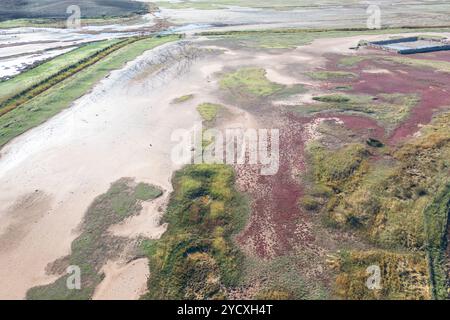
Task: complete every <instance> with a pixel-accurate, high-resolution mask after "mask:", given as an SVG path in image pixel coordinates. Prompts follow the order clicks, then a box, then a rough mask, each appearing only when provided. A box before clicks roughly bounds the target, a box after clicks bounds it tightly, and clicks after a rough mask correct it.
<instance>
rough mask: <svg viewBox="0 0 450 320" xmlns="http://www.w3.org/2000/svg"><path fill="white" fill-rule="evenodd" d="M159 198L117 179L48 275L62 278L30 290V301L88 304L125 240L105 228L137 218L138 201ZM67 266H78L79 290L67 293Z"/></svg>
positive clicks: (91, 209)
mask: <svg viewBox="0 0 450 320" xmlns="http://www.w3.org/2000/svg"><path fill="white" fill-rule="evenodd" d="M161 194H162V192H161V190H159V189H158V188H157V187H155V186H152V185H148V184H145V183H139V184H136V183H135V182H134V181H133V180H131V179H125V178H124V179H120V180H119V181H117V182H115V183H113V184H112V185H111V187H110V188H109V190H108V191H107V192H106V193H105V194H103V195H101V196H99V197H97V198H96V199H95V200H94V202H93V203H92V204H91V206H90V207H89V209H88V210H87V212H86V215H85V217H84V220H83V223H82V226H81V234H80V235H79V236H78V237H77V238H76V239H75V240H74V241H73V242H72V246H71V254H70V255H69V256H68V257H65V258H63V259H60V260H57V261H55V262H54V263H53V264H52V265H51V266H50V268H49V269H50V271H51V272H53V273H55V274H58V275H60V274H63V275H62V276H61V277H60V278H59V279H58V280H56V281H55V282H54V283H52V284H49V285H46V286H40V287H35V288H32V289H30V290H29V291H28V292H27V299H31V300H55V299H56V300H88V299H91V298H92V295H93V293H94V290H95V288H96V286H97V285H98V284H99V283H100V282H101V280H102V278H103V275H102V273H101V268H102V267H103V265H104V264H105V263H106V262H107V261H108V260H109V259H112V258H117V257H118V256H119V255H120V254H121V253H123V250H124V249H125V246H126V245H127V244H128V242H129V240H128V239H126V238H121V237H116V236H112V235H110V234H109V233H108V228H109V227H110V226H112V225H115V224H118V223H120V222H122V221H124V220H125V219H126V218H128V217H130V216H133V215H136V214H139V212H140V211H141V210H142V205H141V202H142V201H149V200H153V199H155V198H157V197H159V196H160V195H161ZM68 266H78V267H79V268H80V271H81V274H80V276H81V289H80V290H73V289H72V290H71V289H69V288H68V287H67V285H66V283H67V280H68V277H69V276H70V274H65V272H66V268H67V267H68Z"/></svg>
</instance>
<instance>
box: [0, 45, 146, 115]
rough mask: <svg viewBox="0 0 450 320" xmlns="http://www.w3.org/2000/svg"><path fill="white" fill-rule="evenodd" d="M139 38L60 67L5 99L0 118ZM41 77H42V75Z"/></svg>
mask: <svg viewBox="0 0 450 320" xmlns="http://www.w3.org/2000/svg"><path fill="white" fill-rule="evenodd" d="M139 40H140V38H129V39H126V40H123V41H119V42H116V43H112V44H111V45H109V46H107V47H105V48H102V49H99V50H97V51H95V52H94V53H93V54H91V55H90V56H87V57H85V58H83V59H81V60H79V61H77V62H75V63H73V64H70V65H67V66H65V67H61V68H60V70H59V71H57V72H56V73H54V74H52V75H50V76H48V77H47V78H45V79H43V80H41V81H39V82H37V83H34V84H30V86H29V87H27V88H25V89H24V90H22V91H20V92H18V93H17V94H15V95H13V96H12V97H10V98H7V99H5V101H3V102H2V103H0V116H2V115H4V114H6V113H8V112H10V111H11V110H13V109H15V108H17V107H18V106H20V105H22V104H24V103H26V102H27V101H29V100H31V99H33V98H34V97H36V96H38V95H39V94H41V93H42V92H44V91H46V90H48V89H50V88H51V87H53V86H54V85H56V84H58V83H60V82H61V81H64V80H65V79H68V78H70V77H71V76H73V75H74V74H76V73H78V72H80V71H81V70H83V69H85V68H88V67H90V66H92V65H94V64H95V63H97V62H98V61H100V60H102V59H104V58H105V57H107V56H108V55H110V54H111V53H113V52H114V51H117V50H119V49H120V48H123V47H125V46H127V45H129V44H132V43H133V42H135V41H139ZM42 76H43V75H42Z"/></svg>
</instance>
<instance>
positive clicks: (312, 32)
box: [200, 28, 449, 49]
mask: <svg viewBox="0 0 450 320" xmlns="http://www.w3.org/2000/svg"><path fill="white" fill-rule="evenodd" d="M445 30H449V29H448V28H386V29H380V30H369V29H367V28H362V29H358V28H348V29H334V30H333V29H278V30H273V29H272V30H252V31H217V32H214V31H213V32H202V33H200V34H201V35H204V36H208V37H211V38H213V39H217V40H229V41H232V43H233V44H234V45H237V46H239V47H243V48H251V49H294V48H296V47H298V46H304V45H308V44H311V43H312V42H313V41H314V40H316V39H323V38H345V37H351V36H358V35H360V36H363V35H378V34H395V33H410V32H414V33H416V32H446V31H445Z"/></svg>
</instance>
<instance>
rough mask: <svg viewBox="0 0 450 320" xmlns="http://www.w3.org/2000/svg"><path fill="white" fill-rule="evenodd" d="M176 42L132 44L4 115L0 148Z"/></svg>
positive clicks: (163, 39)
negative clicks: (112, 74) (101, 83)
mask: <svg viewBox="0 0 450 320" xmlns="http://www.w3.org/2000/svg"><path fill="white" fill-rule="evenodd" d="M177 39H179V37H178V36H168V37H161V38H144V39H142V40H139V41H136V42H133V43H131V44H129V45H127V46H125V47H123V48H120V49H119V50H116V51H114V52H113V53H111V54H109V55H108V56H106V57H104V58H103V59H102V60H100V61H98V62H97V63H95V64H94V65H92V66H90V67H88V68H85V69H83V70H81V71H80V72H77V73H76V74H74V75H73V76H71V77H70V78H68V79H66V80H64V81H62V82H60V83H58V84H55V85H54V86H52V87H51V88H50V89H48V90H46V91H45V92H43V93H41V94H39V95H38V96H36V97H34V98H33V99H32V100H30V101H28V102H26V103H24V104H22V105H20V106H19V107H17V108H15V109H14V110H11V111H9V112H8V113H6V114H4V115H3V116H1V117H0V147H1V146H3V145H5V144H6V143H7V142H8V141H10V140H11V139H13V138H14V137H17V136H18V135H20V134H22V133H24V132H25V131H27V130H29V129H31V128H33V127H35V126H37V125H39V124H41V123H43V122H45V121H46V120H48V119H49V118H51V117H53V116H54V115H56V114H57V113H59V112H60V111H62V110H63V109H65V108H67V107H69V106H70V105H71V103H72V102H73V101H75V100H76V99H78V98H79V97H81V96H83V95H84V94H86V93H87V92H89V90H90V89H91V88H92V87H93V86H94V85H95V84H96V83H97V82H98V81H100V80H101V79H103V78H104V77H105V76H106V75H108V73H109V72H111V71H112V70H115V69H119V68H121V67H122V66H123V65H124V64H125V63H126V62H127V61H130V60H133V59H135V58H136V57H138V56H139V55H141V54H142V53H144V52H145V51H147V50H150V49H152V48H154V47H156V46H159V45H162V44H164V43H167V42H170V41H175V40H177Z"/></svg>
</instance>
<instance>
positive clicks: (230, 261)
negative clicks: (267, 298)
mask: <svg viewBox="0 0 450 320" xmlns="http://www.w3.org/2000/svg"><path fill="white" fill-rule="evenodd" d="M173 185H174V192H173V194H172V195H171V198H170V202H169V206H168V209H167V211H166V213H165V215H164V218H163V222H166V223H168V228H167V231H166V232H165V233H164V234H163V236H162V237H161V239H160V240H152V241H147V242H145V243H144V244H143V249H144V251H145V252H146V255H147V256H148V258H149V260H150V269H151V270H152V272H151V275H150V278H149V281H148V287H149V293H148V294H146V296H145V297H144V298H147V299H218V298H225V297H226V290H224V288H226V287H234V286H237V285H239V280H240V278H241V274H242V266H241V263H242V259H243V256H242V254H241V253H240V251H239V250H238V249H237V247H236V246H235V245H234V243H233V240H232V237H233V235H234V234H236V232H238V231H239V230H240V228H242V227H243V225H244V223H245V221H246V219H247V213H248V205H247V201H246V199H245V198H244V197H243V196H242V195H241V194H239V193H238V192H237V191H236V190H235V187H234V172H233V169H232V168H231V167H229V166H225V165H207V164H202V165H190V166H187V167H185V168H184V169H182V170H180V171H178V172H177V173H176V174H175V176H174V178H173Z"/></svg>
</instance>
